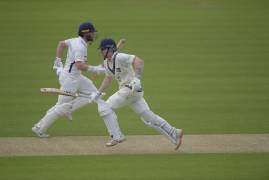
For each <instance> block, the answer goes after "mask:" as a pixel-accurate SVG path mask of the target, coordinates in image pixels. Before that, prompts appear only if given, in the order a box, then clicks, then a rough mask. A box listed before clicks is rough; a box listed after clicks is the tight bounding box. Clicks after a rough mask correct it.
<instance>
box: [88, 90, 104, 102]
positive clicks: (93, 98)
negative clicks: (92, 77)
mask: <svg viewBox="0 0 269 180" xmlns="http://www.w3.org/2000/svg"><path fill="white" fill-rule="evenodd" d="M101 95H102V93H100V92H99V91H96V92H93V93H92V94H91V95H90V100H89V102H92V101H95V102H96V101H97V100H98V99H99V98H100V97H101Z"/></svg>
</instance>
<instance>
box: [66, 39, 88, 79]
mask: <svg viewBox="0 0 269 180" xmlns="http://www.w3.org/2000/svg"><path fill="white" fill-rule="evenodd" d="M65 43H66V45H67V46H68V51H67V57H66V61H65V65H64V71H65V72H67V73H69V74H70V75H75V76H77V75H80V74H81V71H80V70H78V69H77V68H76V66H75V65H74V64H75V62H87V47H88V44H87V43H86V42H85V40H84V39H83V38H81V37H77V38H71V39H67V40H65Z"/></svg>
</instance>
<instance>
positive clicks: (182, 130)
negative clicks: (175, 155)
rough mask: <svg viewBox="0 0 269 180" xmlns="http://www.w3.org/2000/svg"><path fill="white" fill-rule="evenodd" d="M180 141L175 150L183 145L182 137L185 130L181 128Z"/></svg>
mask: <svg viewBox="0 0 269 180" xmlns="http://www.w3.org/2000/svg"><path fill="white" fill-rule="evenodd" d="M178 136H179V143H178V144H177V145H176V147H175V150H178V148H179V147H180V146H181V144H182V137H183V130H182V129H181V133H179V135H178Z"/></svg>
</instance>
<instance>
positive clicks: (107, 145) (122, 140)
mask: <svg viewBox="0 0 269 180" xmlns="http://www.w3.org/2000/svg"><path fill="white" fill-rule="evenodd" d="M124 141H126V139H125V138H124V139H121V140H119V141H117V143H115V144H106V147H112V146H115V145H117V144H119V143H122V142H124Z"/></svg>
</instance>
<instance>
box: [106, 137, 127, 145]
mask: <svg viewBox="0 0 269 180" xmlns="http://www.w3.org/2000/svg"><path fill="white" fill-rule="evenodd" d="M125 140H126V139H125V137H124V136H123V137H121V138H120V139H117V140H116V139H111V140H110V141H109V142H107V143H106V147H111V146H115V145H117V144H119V143H122V142H123V141H125Z"/></svg>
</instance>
